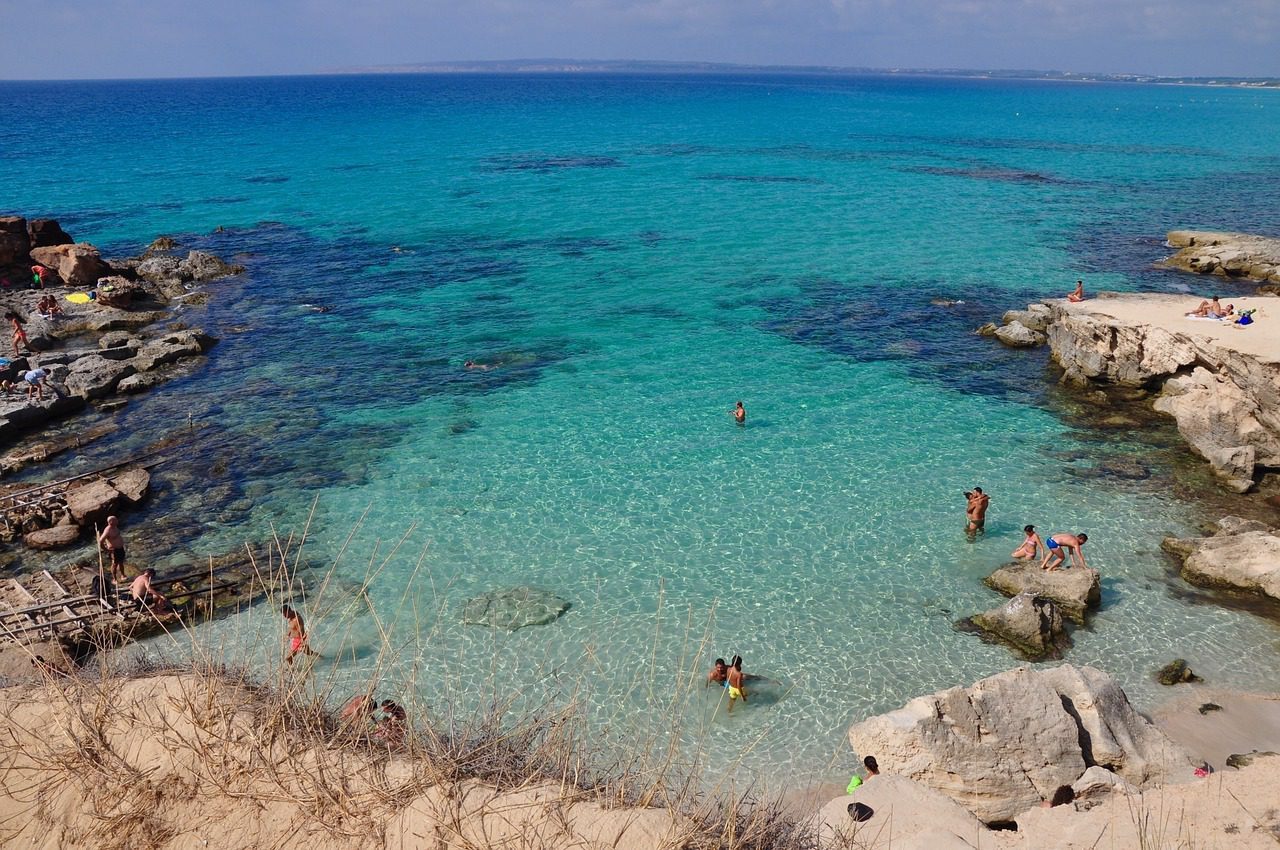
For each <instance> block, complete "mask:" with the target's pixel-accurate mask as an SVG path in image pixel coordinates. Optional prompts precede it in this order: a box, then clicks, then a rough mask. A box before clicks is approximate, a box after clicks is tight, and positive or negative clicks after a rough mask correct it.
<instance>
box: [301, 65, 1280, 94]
mask: <svg viewBox="0 0 1280 850" xmlns="http://www.w3.org/2000/svg"><path fill="white" fill-rule="evenodd" d="M324 73H329V74H794V75H821V76H831V77H858V76H872V75H874V76H897V77H957V78H962V79H991V80H1045V81H1054V82H1073V83H1144V84H1153V85H1180V86H1218V87H1230V88H1260V89H1267V88H1270V89H1280V79H1277V78H1274V77H1227V76H1221V77H1165V76H1159V75H1156V74H1090V73H1081V72H1076V71H1030V70H974V69H966V68H861V67H841V66H834V65H741V64H735V63H729V62H664V61H657V60H635V61H630V60H596V59H496V60H476V61H460V62H415V63H406V64H399V65H362V66H357V67H350V68H335V69H331V70H328V71H325V72H324Z"/></svg>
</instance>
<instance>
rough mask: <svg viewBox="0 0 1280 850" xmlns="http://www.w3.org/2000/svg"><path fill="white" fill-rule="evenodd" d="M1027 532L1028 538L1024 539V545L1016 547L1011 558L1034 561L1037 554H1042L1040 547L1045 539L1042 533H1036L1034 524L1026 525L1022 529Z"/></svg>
mask: <svg viewBox="0 0 1280 850" xmlns="http://www.w3.org/2000/svg"><path fill="white" fill-rule="evenodd" d="M1022 530H1023V531H1024V532H1026V535H1027V538H1026V539H1025V540H1023V541H1022V545H1021V546H1019V547H1018V548H1017V549H1014V550H1013V552H1012V554H1010V555H1009V557H1011V558H1016V559H1018V560H1026V561H1034V560H1035V559H1036V556H1037V555H1039V554H1040V547H1041V546H1043V545H1044V541H1043V540H1041V539H1040V535H1039V534H1036V527H1035V526H1034V525H1028V526H1024V527H1023V529H1022Z"/></svg>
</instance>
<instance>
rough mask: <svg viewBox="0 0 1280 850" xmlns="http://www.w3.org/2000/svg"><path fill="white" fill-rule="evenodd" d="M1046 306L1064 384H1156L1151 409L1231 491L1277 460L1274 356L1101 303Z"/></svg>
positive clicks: (1278, 379)
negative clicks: (1131, 317)
mask: <svg viewBox="0 0 1280 850" xmlns="http://www.w3.org/2000/svg"><path fill="white" fill-rule="evenodd" d="M1142 298H1143V299H1144V303H1149V304H1151V305H1153V307H1161V306H1162V305H1164V304H1165V302H1166V300H1168V299H1172V300H1173V301H1176V302H1178V303H1181V304H1185V299H1178V298H1177V296H1142ZM1051 309H1052V316H1053V321H1052V323H1051V324H1050V326H1049V330H1048V333H1047V336H1048V340H1049V347H1050V349H1051V350H1052V354H1053V358H1054V360H1056V361H1057V362H1058V364H1059V365H1061V366H1062V368H1063V369H1064V370H1065V372H1066V374H1065V375H1064V377H1063V380H1064V382H1067V383H1072V384H1076V385H1080V386H1086V385H1089V384H1090V383H1091V382H1101V383H1104V384H1106V383H1109V384H1118V385H1121V386H1126V387H1151V386H1156V385H1160V384H1161V383H1162V384H1163V390H1162V393H1161V395H1160V397H1159V398H1157V399H1156V400H1155V404H1154V407H1155V409H1156V410H1158V411H1160V412H1162V413H1167V414H1169V415H1170V416H1172V417H1173V418H1174V419H1175V420H1176V422H1177V425H1178V431H1179V433H1181V434H1182V436H1183V437H1184V438H1185V439H1186V440H1187V442H1188V443H1189V444H1190V445H1191V448H1192V450H1193V451H1195V452H1196V453H1197V454H1199V455H1200V456H1202V457H1203V458H1205V459H1206V460H1207V461H1209V463H1210V465H1211V466H1212V468H1213V470H1214V472H1215V473H1216V474H1218V475H1219V476H1220V477H1221V478H1222V479H1223V481H1224V483H1225V485H1226V486H1227V487H1228V488H1230V489H1232V490H1235V491H1237V492H1244V491H1245V490H1247V489H1249V488H1250V487H1251V486H1253V478H1254V474H1255V470H1256V468H1257V467H1258V466H1266V467H1272V466H1280V362H1273V361H1271V360H1269V359H1268V358H1266V357H1263V356H1259V355H1250V354H1245V353H1243V352H1241V351H1239V350H1237V349H1236V348H1233V347H1232V346H1231V345H1228V344H1224V343H1222V342H1217V341H1215V340H1214V339H1213V338H1211V337H1208V336H1205V335H1203V334H1201V333H1197V332H1196V329H1197V323H1193V322H1190V321H1188V322H1187V330H1186V331H1185V332H1183V331H1178V332H1172V331H1169V330H1165V329H1164V328H1162V327H1159V326H1157V325H1155V324H1142V323H1138V322H1133V321H1126V320H1121V319H1117V318H1115V317H1113V316H1111V315H1108V314H1107V312H1106V309H1107V308H1106V305H1105V303H1103V302H1099V303H1098V304H1095V305H1092V306H1089V305H1084V306H1082V305H1065V304H1055V305H1053V306H1052V308H1051ZM1178 315H1179V317H1180V316H1181V314H1180V313H1179V314H1178ZM1246 333H1247V332H1246Z"/></svg>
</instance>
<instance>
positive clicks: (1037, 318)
mask: <svg viewBox="0 0 1280 850" xmlns="http://www.w3.org/2000/svg"><path fill="white" fill-rule="evenodd" d="M1052 320H1053V317H1052V313H1051V312H1050V310H1049V306H1048V305H1047V304H1028V305H1027V309H1025V310H1008V311H1006V312H1005V314H1004V315H1003V316H1002V317H1001V318H1000V321H1002V322H1004V323H1005V324H1006V325H1010V324H1013V323H1014V322H1017V323H1018V324H1020V325H1023V326H1025V327H1027V328H1029V329H1030V330H1033V331H1036V332H1037V333H1044V332H1045V331H1046V330H1048V329H1049V323H1050V322H1051V321H1052Z"/></svg>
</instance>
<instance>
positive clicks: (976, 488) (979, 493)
mask: <svg viewBox="0 0 1280 850" xmlns="http://www.w3.org/2000/svg"><path fill="white" fill-rule="evenodd" d="M973 492H975V493H977V494H978V495H979V496H981V495H982V488H981V487H974V488H973Z"/></svg>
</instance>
